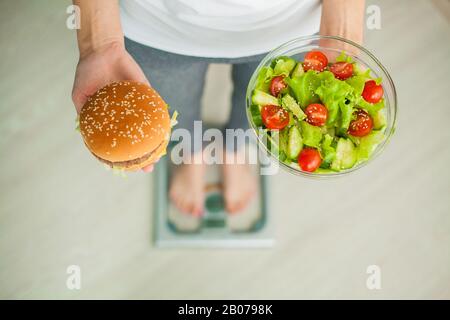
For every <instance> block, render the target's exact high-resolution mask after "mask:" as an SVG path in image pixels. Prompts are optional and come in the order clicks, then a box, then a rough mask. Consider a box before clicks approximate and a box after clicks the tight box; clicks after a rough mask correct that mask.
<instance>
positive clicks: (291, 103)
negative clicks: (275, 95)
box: [281, 94, 306, 120]
mask: <svg viewBox="0 0 450 320" xmlns="http://www.w3.org/2000/svg"><path fill="white" fill-rule="evenodd" d="M281 105H282V106H283V108H285V109H287V110H289V111H291V112H292V113H293V114H294V116H296V117H297V119H299V120H303V119H305V118H306V114H305V113H304V112H303V110H302V109H301V108H300V106H299V105H298V104H297V102H295V99H294V98H292V97H291V96H290V95H289V94H286V95H284V96H283V98H281Z"/></svg>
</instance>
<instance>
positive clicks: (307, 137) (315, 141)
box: [300, 121, 323, 148]
mask: <svg viewBox="0 0 450 320" xmlns="http://www.w3.org/2000/svg"><path fill="white" fill-rule="evenodd" d="M300 128H301V135H302V137H303V144H305V145H307V146H310V147H315V148H319V147H320V141H322V137H323V133H322V129H321V128H320V127H316V126H313V125H310V124H309V123H308V122H306V121H301V122H300Z"/></svg>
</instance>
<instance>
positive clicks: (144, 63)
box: [125, 38, 264, 133]
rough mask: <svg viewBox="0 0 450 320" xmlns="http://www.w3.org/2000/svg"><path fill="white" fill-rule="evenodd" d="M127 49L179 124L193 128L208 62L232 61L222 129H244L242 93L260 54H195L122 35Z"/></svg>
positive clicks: (245, 123) (243, 93)
mask: <svg viewBox="0 0 450 320" xmlns="http://www.w3.org/2000/svg"><path fill="white" fill-rule="evenodd" d="M125 45H126V48H127V50H128V52H129V53H130V54H131V55H132V56H133V58H134V59H135V60H136V62H137V63H138V64H139V65H140V66H141V68H142V70H143V71H144V73H145V75H146V76H147V77H148V79H149V81H150V83H151V84H152V86H153V87H154V88H155V89H156V90H157V91H158V92H159V93H160V94H161V96H162V97H163V98H164V100H165V101H166V102H167V103H168V104H169V105H170V107H171V108H172V109H173V110H177V111H178V112H179V113H180V116H179V118H178V126H177V127H179V128H185V129H187V130H189V131H190V132H191V133H192V132H193V124H194V121H195V120H201V119H200V100H201V96H202V93H203V87H204V84H205V74H206V70H207V67H208V64H209V63H227V64H232V65H233V68H232V80H233V95H232V109H231V114H230V118H229V120H228V122H227V124H226V125H225V127H224V128H223V129H238V128H242V129H246V128H247V127H248V125H247V118H246V115H245V93H246V90H247V84H248V82H249V80H250V77H251V75H252V73H253V71H254V70H255V69H256V67H257V66H258V64H259V62H260V60H261V59H262V57H263V56H264V55H258V56H251V57H243V58H236V59H223V58H199V57H191V56H184V55H179V54H174V53H170V52H166V51H161V50H158V49H155V48H151V47H148V46H145V45H142V44H139V43H137V42H134V41H132V40H130V39H127V38H125Z"/></svg>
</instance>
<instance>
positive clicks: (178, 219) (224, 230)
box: [153, 150, 274, 248]
mask: <svg viewBox="0 0 450 320" xmlns="http://www.w3.org/2000/svg"><path fill="white" fill-rule="evenodd" d="M251 168H252V170H254V171H255V172H254V174H255V176H256V177H257V178H258V182H259V185H258V188H257V192H256V195H255V196H254V197H253V198H252V200H251V202H250V204H249V205H248V206H247V207H246V208H245V209H243V210H242V211H241V212H236V213H233V214H230V213H228V212H226V209H225V206H224V199H223V196H222V186H221V181H220V180H221V179H220V178H221V172H220V166H219V165H215V164H213V165H206V178H205V186H204V188H205V203H204V215H203V216H201V217H195V216H193V215H190V214H186V213H184V212H180V211H179V210H178V209H177V208H176V207H175V206H174V205H173V204H172V203H171V201H170V199H169V197H168V188H169V182H170V176H171V172H172V171H173V170H174V169H176V168H175V165H174V164H173V163H172V162H171V161H170V151H169V150H168V154H167V156H166V157H164V158H163V159H161V160H160V161H159V162H158V164H157V165H156V166H155V171H154V188H153V189H154V190H155V198H154V199H155V201H154V233H153V234H154V242H155V245H156V246H157V247H186V248H194V247H198V248H201V247H203V248H207V247H216V248H220V247H222V248H239V247H241V248H245V247H249V248H255V247H271V246H273V244H274V239H273V233H274V228H273V221H272V218H271V216H270V212H271V210H270V201H269V199H268V197H267V186H268V179H269V178H270V177H268V176H264V175H260V174H259V172H258V170H259V165H257V164H255V165H251Z"/></svg>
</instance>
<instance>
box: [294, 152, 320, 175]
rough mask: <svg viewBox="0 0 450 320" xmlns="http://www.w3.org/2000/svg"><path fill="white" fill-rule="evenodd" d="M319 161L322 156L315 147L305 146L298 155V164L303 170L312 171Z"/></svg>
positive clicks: (318, 164) (318, 165)
mask: <svg viewBox="0 0 450 320" xmlns="http://www.w3.org/2000/svg"><path fill="white" fill-rule="evenodd" d="M321 163H322V158H321V157H320V153H319V151H317V149H314V148H308V147H306V148H303V150H302V151H301V152H300V154H299V155H298V165H299V166H300V168H301V169H302V170H303V171H306V172H313V171H315V170H316V169H317V168H318V167H320V164H321Z"/></svg>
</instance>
